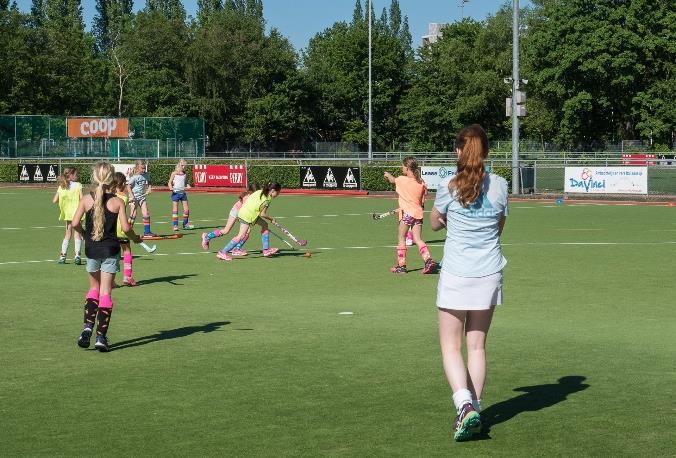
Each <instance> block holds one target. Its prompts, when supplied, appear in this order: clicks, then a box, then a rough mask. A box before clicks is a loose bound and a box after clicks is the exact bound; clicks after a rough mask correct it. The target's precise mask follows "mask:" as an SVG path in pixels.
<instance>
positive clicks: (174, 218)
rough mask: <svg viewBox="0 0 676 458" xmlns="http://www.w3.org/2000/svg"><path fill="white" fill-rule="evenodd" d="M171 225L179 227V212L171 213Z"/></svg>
mask: <svg viewBox="0 0 676 458" xmlns="http://www.w3.org/2000/svg"><path fill="white" fill-rule="evenodd" d="M171 224H172V225H173V226H174V227H178V212H177V211H176V212H171Z"/></svg>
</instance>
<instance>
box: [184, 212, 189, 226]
mask: <svg viewBox="0 0 676 458" xmlns="http://www.w3.org/2000/svg"><path fill="white" fill-rule="evenodd" d="M189 222H190V210H186V211H184V212H183V227H186V226H187V225H188V223H189Z"/></svg>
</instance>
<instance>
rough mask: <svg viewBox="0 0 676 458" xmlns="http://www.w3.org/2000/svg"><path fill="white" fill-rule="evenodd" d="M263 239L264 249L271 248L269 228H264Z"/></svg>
mask: <svg viewBox="0 0 676 458" xmlns="http://www.w3.org/2000/svg"><path fill="white" fill-rule="evenodd" d="M261 241H262V242H263V249H264V250H269V249H270V231H269V230H267V229H266V230H264V231H263V232H261Z"/></svg>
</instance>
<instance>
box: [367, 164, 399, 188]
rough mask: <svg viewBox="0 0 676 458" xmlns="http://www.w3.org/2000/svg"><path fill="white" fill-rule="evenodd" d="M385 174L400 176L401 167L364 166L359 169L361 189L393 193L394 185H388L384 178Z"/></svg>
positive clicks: (389, 165) (390, 165) (396, 165)
mask: <svg viewBox="0 0 676 458" xmlns="http://www.w3.org/2000/svg"><path fill="white" fill-rule="evenodd" d="M385 172H390V173H391V174H392V175H394V176H397V175H401V165H399V164H398V163H392V164H386V165H379V166H376V165H365V166H363V167H362V168H361V188H362V189H363V190H366V191H394V185H392V184H390V182H389V181H387V179H386V178H385V176H384V173H385Z"/></svg>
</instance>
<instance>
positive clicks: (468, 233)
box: [434, 173, 508, 277]
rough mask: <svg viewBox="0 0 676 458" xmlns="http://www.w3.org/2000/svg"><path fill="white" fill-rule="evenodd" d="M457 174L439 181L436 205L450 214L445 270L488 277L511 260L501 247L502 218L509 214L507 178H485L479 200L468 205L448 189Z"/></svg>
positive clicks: (444, 212) (471, 275) (458, 273)
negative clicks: (507, 258)
mask: <svg viewBox="0 0 676 458" xmlns="http://www.w3.org/2000/svg"><path fill="white" fill-rule="evenodd" d="M452 178H453V177H449V178H446V179H444V180H443V181H442V182H441V183H439V188H438V189H437V197H436V199H435V200H434V207H435V208H436V209H437V210H439V212H440V213H442V214H445V215H446V221H447V225H448V227H447V229H446V244H445V245H444V257H443V260H442V267H441V268H442V270H443V271H444V272H448V273H450V274H452V275H456V276H458V277H485V276H487V275H491V274H494V273H497V272H500V271H501V270H502V268H503V267H505V264H507V260H506V259H505V258H504V256H502V250H501V249H500V236H499V235H498V230H499V228H500V226H499V225H500V219H501V218H502V216H503V215H504V216H507V213H508V209H507V196H508V193H507V181H506V180H505V179H504V178H502V177H500V176H498V175H494V174H492V173H491V174H486V175H485V177H484V182H483V186H482V189H481V194H479V197H478V198H477V200H476V202H474V203H473V204H472V205H470V206H469V207H467V208H464V207H463V206H462V205H460V203H459V202H458V201H457V200H456V198H455V197H454V195H452V194H451V192H449V190H448V183H449V181H450V180H451V179H452Z"/></svg>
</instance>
